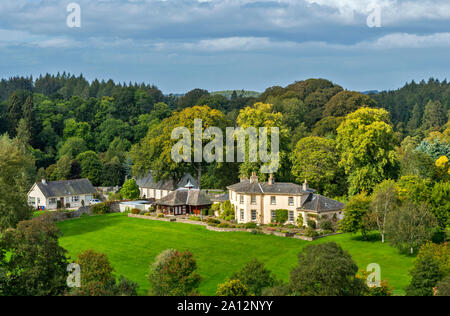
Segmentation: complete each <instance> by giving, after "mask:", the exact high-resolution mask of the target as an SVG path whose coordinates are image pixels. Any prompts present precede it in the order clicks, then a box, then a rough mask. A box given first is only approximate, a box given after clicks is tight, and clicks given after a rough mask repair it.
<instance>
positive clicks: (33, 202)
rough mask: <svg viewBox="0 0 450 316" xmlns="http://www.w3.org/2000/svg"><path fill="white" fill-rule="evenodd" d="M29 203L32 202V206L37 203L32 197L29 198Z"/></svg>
mask: <svg viewBox="0 0 450 316" xmlns="http://www.w3.org/2000/svg"><path fill="white" fill-rule="evenodd" d="M28 202H30V203H31V204H35V203H36V198H35V197H32V196H30V197H29V198H28Z"/></svg>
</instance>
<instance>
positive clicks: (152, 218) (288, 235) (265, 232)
mask: <svg viewBox="0 0 450 316" xmlns="http://www.w3.org/2000/svg"><path fill="white" fill-rule="evenodd" d="M128 217H134V218H142V219H147V220H152V221H161V222H178V223H185V224H194V225H201V226H205V227H206V229H207V230H210V231H215V232H249V233H251V232H253V231H255V229H248V228H225V227H216V226H210V225H208V224H207V223H205V222H201V221H192V220H189V219H182V218H174V217H171V218H167V217H159V218H158V217H154V216H148V215H136V214H131V213H129V214H128ZM258 232H260V233H262V234H265V235H274V236H279V237H290V238H295V239H301V240H306V241H313V240H316V239H319V238H322V237H326V236H331V235H338V234H340V233H334V234H328V235H322V236H317V237H307V236H299V235H294V234H289V233H281V232H274V231H265V230H258Z"/></svg>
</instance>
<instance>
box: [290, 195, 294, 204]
mask: <svg viewBox="0 0 450 316" xmlns="http://www.w3.org/2000/svg"><path fill="white" fill-rule="evenodd" d="M289 205H290V206H294V198H293V197H292V196H290V197H289Z"/></svg>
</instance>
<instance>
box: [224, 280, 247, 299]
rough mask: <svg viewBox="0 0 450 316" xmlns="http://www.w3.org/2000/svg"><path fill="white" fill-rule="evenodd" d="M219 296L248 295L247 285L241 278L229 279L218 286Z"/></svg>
mask: <svg viewBox="0 0 450 316" xmlns="http://www.w3.org/2000/svg"><path fill="white" fill-rule="evenodd" d="M216 295H217V296H247V295H248V290H247V287H246V286H245V285H244V284H243V283H242V282H241V281H239V280H228V281H226V282H224V283H222V284H219V285H218V286H217V293H216Z"/></svg>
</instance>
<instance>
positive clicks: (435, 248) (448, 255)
mask: <svg viewBox="0 0 450 316" xmlns="http://www.w3.org/2000/svg"><path fill="white" fill-rule="evenodd" d="M410 274H411V277H412V278H411V283H410V285H409V286H408V287H407V288H406V295H409V296H432V295H433V288H434V287H435V286H436V284H437V283H438V282H439V281H441V280H442V279H444V278H445V277H446V276H448V275H449V274H450V252H449V249H448V244H447V243H443V244H440V245H437V244H433V243H431V242H430V243H426V244H424V245H423V246H422V247H421V248H420V250H419V253H418V254H417V258H416V260H415V261H414V267H413V269H412V270H411V272H410Z"/></svg>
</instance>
